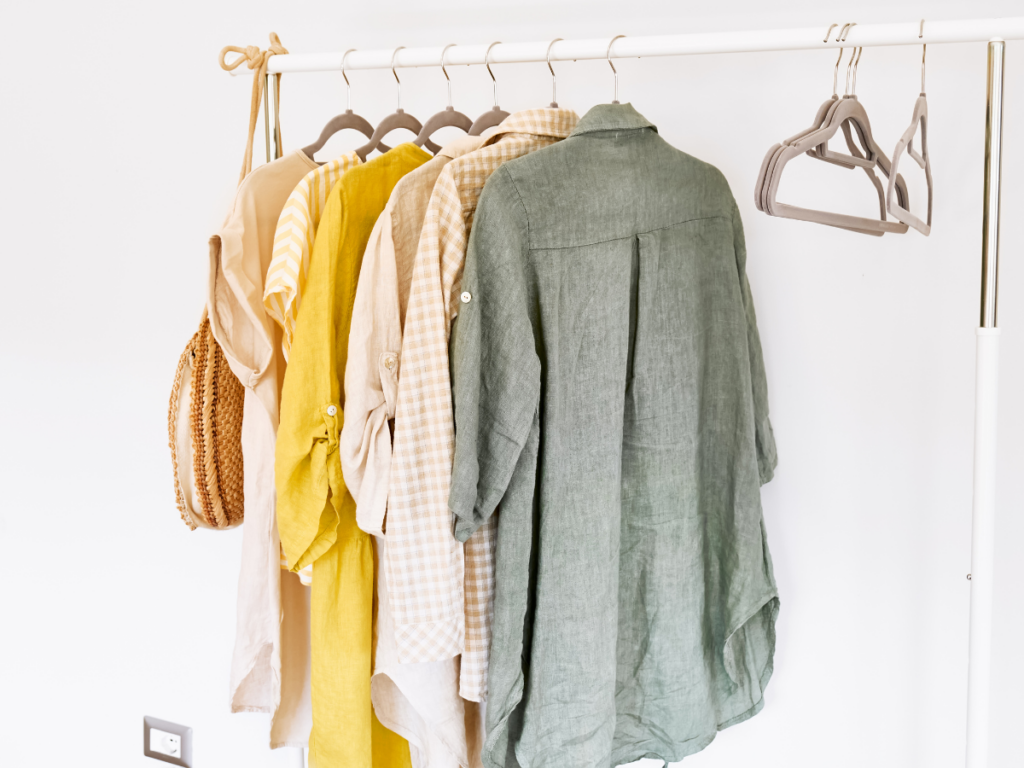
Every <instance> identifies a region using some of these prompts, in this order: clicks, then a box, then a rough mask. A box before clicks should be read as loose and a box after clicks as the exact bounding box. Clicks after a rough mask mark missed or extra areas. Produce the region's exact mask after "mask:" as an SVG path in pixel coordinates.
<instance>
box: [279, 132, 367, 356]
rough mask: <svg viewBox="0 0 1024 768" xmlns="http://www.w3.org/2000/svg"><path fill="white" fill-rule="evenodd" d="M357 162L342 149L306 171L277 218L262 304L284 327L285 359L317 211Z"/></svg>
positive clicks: (357, 158)
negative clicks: (327, 159)
mask: <svg viewBox="0 0 1024 768" xmlns="http://www.w3.org/2000/svg"><path fill="white" fill-rule="evenodd" d="M359 163H360V160H359V155H357V154H356V153H355V152H346V153H345V154H343V155H341V156H340V157H336V158H335V159H334V160H331V161H330V162H328V163H324V164H323V165H321V166H320V167H319V168H317V169H316V170H315V171H310V172H309V173H307V174H306V176H305V177H304V178H303V179H302V181H300V182H299V184H298V186H296V187H295V189H294V190H292V193H291V195H289V197H288V202H286V203H285V205H284V210H282V211H281V216H280V218H279V219H278V220H277V231H276V232H275V233H274V253H273V258H272V259H271V261H270V269H269V270H268V271H267V287H266V289H265V290H264V292H263V306H265V307H266V309H267V314H268V315H270V316H271V317H272V318H273V319H274V322H276V323H277V324H278V325H280V326H281V328H282V329H283V330H284V338H283V339H282V340H281V349H282V350H283V351H284V357H285V360H287V359H288V351H289V350H290V349H291V346H292V336H293V334H294V333H295V319H296V317H298V314H299V304H300V303H301V301H302V292H303V291H304V290H305V288H306V276H307V275H308V274H309V255H310V254H311V253H312V252H313V241H314V240H315V239H316V228H317V225H318V224H319V223H320V214H321V212H322V211H323V209H324V205H325V204H326V202H327V196H328V195H329V194H330V193H331V189H332V188H333V187H334V184H335V182H336V181H338V179H340V178H341V176H342V174H343V173H345V171H347V170H348V169H349V168H352V167H354V166H356V165H358V164H359Z"/></svg>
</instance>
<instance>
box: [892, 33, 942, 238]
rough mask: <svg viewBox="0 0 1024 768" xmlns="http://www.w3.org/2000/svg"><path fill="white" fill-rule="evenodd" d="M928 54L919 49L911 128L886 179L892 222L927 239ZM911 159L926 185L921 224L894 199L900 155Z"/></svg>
mask: <svg viewBox="0 0 1024 768" xmlns="http://www.w3.org/2000/svg"><path fill="white" fill-rule="evenodd" d="M917 36H918V37H919V38H923V37H924V19H921V30H920V32H919V33H918V35H917ZM927 53H928V46H927V44H924V43H922V45H921V95H920V96H918V97H917V101H916V102H914V114H913V116H912V117H911V118H910V126H909V127H908V128H907V130H905V131H904V132H903V136H902V137H901V138H900V140H899V142H898V143H897V144H896V149H894V150H893V153H892V176H890V177H889V190H888V194H887V195H886V200H887V205H886V210H888V211H889V213H890V214H891V215H892V217H893V218H894V219H897V220H898V221H902V222H903V223H904V224H908V225H910V226H911V227H913V228H914V229H916V230H917V231H918V232H920V233H921V234H922V235H929V234H931V231H932V161H931V158H930V157H929V155H928V99H927V97H926V96H925V89H924V59H925V55H926V54H927ZM918 125H920V126H921V154H918V153H917V152H915V151H914V134H915V133H916V132H917V127H918ZM904 150H906V152H907V154H908V155H910V156H911V157H912V158H914V161H915V162H916V163H917V164H918V165H919V166H921V168H923V169H924V177H925V180H926V181H927V182H928V220H927V221H921V219H919V218H918V217H917V216H915V215H914V214H912V213H911V212H910V211H908V210H907V206H903V205H900V202H899V200H898V199H897V195H894V194H893V189H894V183H895V180H896V179H895V177H896V170H897V168H898V167H899V162H900V157H902V156H903V151H904Z"/></svg>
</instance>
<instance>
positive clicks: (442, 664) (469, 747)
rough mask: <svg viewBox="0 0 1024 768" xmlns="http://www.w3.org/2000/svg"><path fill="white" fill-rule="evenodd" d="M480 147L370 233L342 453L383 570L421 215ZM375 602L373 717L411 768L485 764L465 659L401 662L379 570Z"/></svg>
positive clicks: (416, 174) (400, 202)
mask: <svg viewBox="0 0 1024 768" xmlns="http://www.w3.org/2000/svg"><path fill="white" fill-rule="evenodd" d="M483 141H484V139H483V138H482V137H478V136H465V137H463V138H460V139H458V140H456V141H454V142H452V143H451V144H448V145H447V146H445V147H444V148H443V149H442V150H441V151H440V152H438V154H437V156H436V157H434V158H433V159H432V160H429V161H428V162H426V163H425V164H423V165H421V166H420V167H419V168H417V169H416V170H414V171H412V172H411V173H409V174H408V175H407V176H405V177H403V178H402V179H401V181H399V182H398V184H397V185H396V186H395V188H394V190H393V191H392V193H391V197H390V198H389V200H388V204H387V206H386V207H385V208H384V211H383V213H381V215H380V217H379V218H378V219H377V223H376V224H375V225H374V228H373V232H372V233H371V234H370V240H369V243H368V245H367V247H366V252H365V253H364V255H363V263H362V267H360V270H359V284H358V287H357V289H356V298H355V304H354V307H353V312H352V327H351V330H350V331H349V341H348V364H347V366H346V368H345V400H344V402H345V420H344V423H343V425H342V429H341V437H340V441H339V450H340V453H341V468H342V473H343V474H344V477H345V484H346V486H347V487H348V489H349V491H350V492H351V494H352V496H353V498H354V499H355V500H356V522H357V523H358V525H359V527H360V528H362V529H363V530H364V531H366V532H367V533H372V534H375V537H374V542H375V544H376V545H377V553H378V561H379V562H383V561H384V560H385V559H386V557H387V554H386V539H385V538H383V536H384V515H385V511H386V508H387V490H388V476H389V474H390V467H391V427H390V426H389V420H392V419H394V417H395V403H396V400H397V397H398V378H399V371H400V363H399V358H400V353H401V349H402V325H403V322H404V320H405V309H406V306H407V304H408V300H409V284H410V282H411V280H412V268H413V259H414V258H415V256H416V246H417V244H418V243H419V238H420V232H421V230H422V228H423V217H424V216H425V214H426V210H427V204H428V203H429V201H430V193H431V191H432V190H433V188H434V182H435V181H437V178H438V176H439V175H440V174H441V171H442V169H443V168H444V167H445V166H446V165H447V164H448V163H449V162H451V161H452V160H453V159H454V158H457V157H460V156H462V155H464V154H466V153H467V152H471V151H473V150H475V149H477V148H479V147H480V145H481V144H482V143H483ZM377 595H378V600H377V606H378V607H377V639H376V648H375V661H374V674H373V678H372V680H371V683H370V686H371V697H372V699H373V709H374V711H375V712H376V713H377V717H378V718H379V719H380V721H381V723H383V724H384V725H385V726H387V727H388V728H390V729H391V730H393V731H395V732H396V733H398V734H401V735H402V736H404V737H405V738H406V739H408V741H409V746H410V748H411V750H412V758H413V765H414V766H418V765H422V766H429V768H459V766H475V765H479V761H480V747H481V744H482V736H481V731H480V729H481V727H482V722H483V718H482V717H481V716H480V714H479V712H478V709H479V706H480V705H478V704H477V703H475V702H464V701H463V699H462V697H461V696H460V695H459V660H458V659H457V658H444V659H441V660H438V661H431V662H427V663H423V664H401V663H399V659H398V647H397V644H396V642H395V631H394V622H393V620H392V616H391V610H390V605H389V602H388V598H387V578H386V576H385V574H384V572H383V569H380V571H379V572H378V576H377Z"/></svg>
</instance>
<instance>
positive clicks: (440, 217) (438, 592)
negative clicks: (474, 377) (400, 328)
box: [385, 108, 579, 701]
mask: <svg viewBox="0 0 1024 768" xmlns="http://www.w3.org/2000/svg"><path fill="white" fill-rule="evenodd" d="M578 121H579V117H578V116H577V115H576V113H575V112H573V111H571V110H568V109H557V108H547V109H532V110H525V111H523V112H517V113H515V114H513V115H510V116H509V117H508V118H506V119H505V120H504V121H503V122H502V124H501V125H500V126H499V127H498V130H497V131H496V132H495V133H494V135H492V136H491V137H489V138H488V140H487V141H486V142H485V143H484V145H483V146H482V147H481V148H480V149H478V150H476V151H475V152H470V153H469V154H466V155H463V156H462V157H459V158H456V159H455V160H452V162H450V163H449V164H448V165H447V166H445V168H444V170H443V171H442V172H441V175H440V176H439V177H438V180H437V183H436V184H435V185H434V190H433V192H432V193H431V197H430V203H429V204H428V206H427V214H426V218H425V219H424V223H423V232H422V233H421V235H420V242H419V247H418V249H417V253H416V259H415V264H414V266H413V275H412V287H411V290H410V294H409V306H408V310H407V313H406V322H405V330H404V335H403V339H402V355H401V359H402V376H401V378H400V380H399V385H398V386H399V388H398V407H397V411H396V415H395V439H394V452H393V456H392V468H391V478H390V482H389V490H388V515H387V541H388V548H387V555H386V557H385V568H386V569H387V579H388V586H389V595H388V597H389V599H390V601H391V608H392V612H393V614H394V620H395V635H396V638H395V639H396V642H397V644H398V654H399V659H400V661H401V662H403V663H410V662H422V661H439V660H441V659H446V658H451V657H452V656H456V655H458V654H459V653H461V654H462V666H461V673H460V691H459V692H460V694H461V695H462V697H463V698H465V699H468V700H470V701H482V700H483V699H484V698H485V697H486V693H487V659H488V649H489V647H490V622H491V617H490V613H491V609H492V600H493V595H494V543H495V538H494V528H495V525H496V520H495V519H494V518H492V519H491V520H490V521H488V522H487V523H485V524H484V525H482V526H481V527H480V528H479V529H478V530H477V531H476V532H475V533H474V534H473V536H471V537H470V539H469V540H468V541H466V543H465V545H464V546H463V545H461V544H460V543H459V542H458V541H456V540H455V537H454V536H453V535H452V515H451V512H450V511H449V510H448V492H449V486H450V484H451V474H452V458H453V455H454V447H455V426H454V419H453V415H452V393H451V377H450V374H449V368H448V337H449V334H450V332H451V327H452V321H453V320H454V319H455V315H456V314H457V308H458V302H459V283H460V281H461V278H462V267H463V263H464V262H465V257H466V247H467V245H468V242H469V231H470V227H471V226H472V221H473V213H474V212H475V210H476V204H477V200H479V198H480V193H481V192H482V191H483V188H484V184H485V183H486V182H487V179H488V178H490V176H491V174H492V173H494V171H496V170H497V169H498V168H499V167H500V166H501V164H502V163H504V162H506V161H508V160H512V159H514V158H517V157H521V156H523V155H526V154H528V153H529V152H533V151H534V150H537V149H541V148H543V147H546V146H549V145H551V144H554V143H555V142H556V141H558V140H560V139H564V138H565V137H566V136H568V135H569V134H570V133H571V132H572V130H573V128H575V127H576V123H577V122H578Z"/></svg>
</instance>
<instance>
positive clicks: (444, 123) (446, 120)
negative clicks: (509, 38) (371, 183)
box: [302, 42, 553, 162]
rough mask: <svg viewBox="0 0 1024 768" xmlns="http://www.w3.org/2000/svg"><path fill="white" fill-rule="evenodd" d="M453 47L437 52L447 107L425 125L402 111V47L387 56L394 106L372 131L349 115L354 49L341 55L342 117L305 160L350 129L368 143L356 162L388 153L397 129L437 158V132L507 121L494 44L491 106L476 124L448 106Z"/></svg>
mask: <svg viewBox="0 0 1024 768" xmlns="http://www.w3.org/2000/svg"><path fill="white" fill-rule="evenodd" d="M453 45H454V43H451V44H449V45H446V46H445V47H444V50H443V51H442V52H441V72H442V74H444V78H445V80H447V81H448V106H447V107H445V108H444V109H443V110H442V111H440V112H438V113H437V114H436V115H434V116H432V117H431V118H430V119H429V120H427V122H426V123H421V122H420V121H419V120H417V119H416V118H415V117H413V116H412V115H410V114H409V113H407V112H405V111H404V110H403V109H402V81H401V80H400V79H399V78H398V73H397V72H396V71H395V57H396V56H397V55H398V52H399V51H400V50H402V48H404V47H405V46H399V47H398V48H395V51H394V53H393V54H392V55H391V74H392V75H394V78H395V83H396V84H397V86H398V105H397V108H396V109H395V111H394V112H393V113H392V114H390V115H388V116H387V117H385V118H384V119H383V120H382V121H381V122H380V123H379V124H378V125H377V127H376V128H374V127H373V126H372V125H371V124H370V122H369V121H368V120H366V119H365V118H363V117H361V116H360V115H357V114H355V113H354V112H353V111H352V84H351V83H350V82H349V80H348V75H346V74H345V59H347V58H348V55H349V54H350V53H352V52H353V51H354V50H355V49H354V48H350V49H349V50H347V51H345V55H344V56H342V57H341V76H342V77H343V78H345V88H346V93H347V96H346V109H345V111H344V112H343V113H342V114H340V115H338V116H337V117H334V118H332V119H331V120H330V121H329V122H328V123H327V125H326V126H324V129H323V131H321V132H320V137H319V138H318V139H317V140H316V141H315V142H313V143H312V144H310V145H309V146H307V147H303V148H302V151H303V152H304V153H305V154H306V156H307V157H309V158H310V159H312V157H313V155H314V154H316V153H317V152H319V151H320V150H321V149H323V147H324V145H325V144H326V143H327V140H328V139H330V138H331V136H333V135H334V134H336V133H338V132H340V131H343V130H345V129H346V128H352V129H354V130H357V131H359V132H360V133H361V134H363V135H364V136H366V137H367V138H368V139H369V141H368V142H367V143H366V144H364V145H363V146H361V147H359V148H358V149H357V150H356V154H357V155H359V159H360V160H362V161H364V162H365V161H366V157H367V155H369V154H370V153H371V152H373V151H374V150H378V151H380V152H387V151H388V150H389V149H390V147H388V146H387V145H386V144H384V143H383V139H384V137H385V136H387V135H388V134H389V133H391V131H394V130H396V129H398V128H405V129H406V130H409V131H412V132H413V133H415V134H416V138H415V139H413V141H412V143H413V144H415V145H416V146H418V147H423V148H425V149H427V150H429V151H430V152H431V153H433V154H437V153H438V151H440V149H441V148H440V147H439V146H438V145H437V144H435V143H434V142H432V141H431V140H430V137H431V136H433V135H434V133H436V132H437V131H439V130H440V129H441V128H445V127H448V126H454V127H455V128H459V129H461V130H463V131H465V132H466V133H467V134H469V135H470V136H480V135H481V134H483V132H484V131H486V130H487V129H488V128H493V127H495V126H497V125H498V124H499V123H501V121H502V120H504V119H505V118H506V117H508V112H505V111H504V110H502V108H501V107H499V106H498V81H497V80H496V79H495V77H494V72H492V71H491V64H490V61H489V58H490V55H491V49H492V48H494V46H496V45H498V43H497V42H494V43H491V44H490V46H489V47H488V48H487V53H486V55H485V56H484V65H485V66H486V67H487V74H489V75H490V76H491V82H492V83H493V84H494V106H493V107H492V108H491V109H489V110H487V111H486V112H484V113H483V114H482V115H480V117H478V118H477V119H476V120H472V119H470V118H469V117H467V116H466V115H464V114H463V113H462V112H458V111H457V110H456V109H455V107H454V106H452V81H451V78H450V77H448V70H447V68H446V61H445V55H446V54H447V53H448V49H449V48H451V47H452V46H453ZM552 74H553V73H552Z"/></svg>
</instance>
